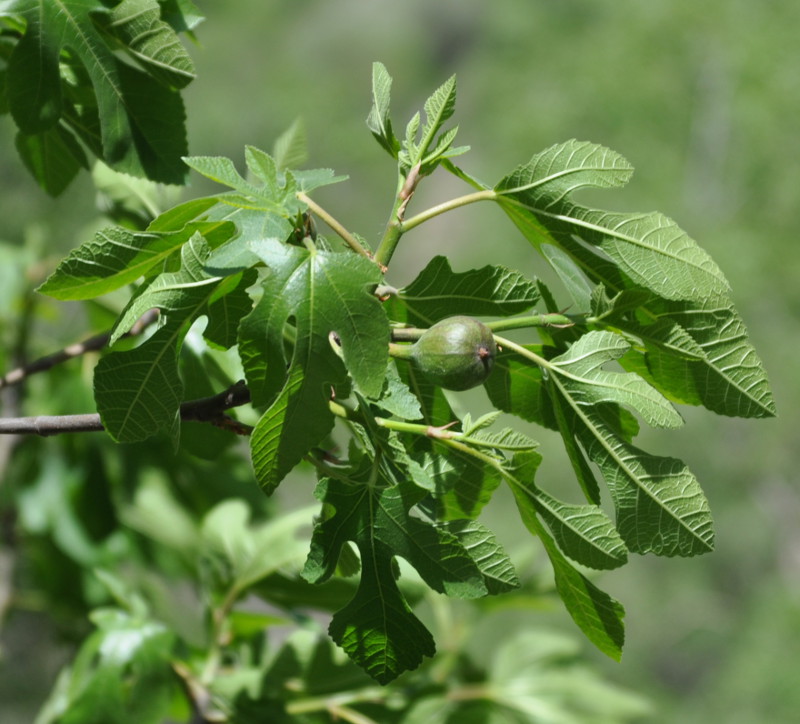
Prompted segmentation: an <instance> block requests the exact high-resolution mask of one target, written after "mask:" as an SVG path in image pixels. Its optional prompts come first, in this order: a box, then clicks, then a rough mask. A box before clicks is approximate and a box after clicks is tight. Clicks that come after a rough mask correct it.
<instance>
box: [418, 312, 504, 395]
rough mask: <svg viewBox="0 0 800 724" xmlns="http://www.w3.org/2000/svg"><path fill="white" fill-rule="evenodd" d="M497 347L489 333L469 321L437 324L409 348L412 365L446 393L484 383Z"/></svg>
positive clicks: (461, 318)
mask: <svg viewBox="0 0 800 724" xmlns="http://www.w3.org/2000/svg"><path fill="white" fill-rule="evenodd" d="M496 353H497V345H495V342H494V336H493V335H492V331H491V330H490V329H489V328H488V327H487V326H486V325H485V324H483V322H479V321H478V320H477V319H473V318H472V317H465V316H457V317H448V318H447V319H443V320H442V321H441V322H437V323H436V324H434V325H433V326H432V327H431V328H430V329H427V330H425V332H424V333H423V334H422V336H421V337H420V338H419V339H418V340H417V341H416V342H415V343H414V345H413V347H412V348H411V362H412V364H413V365H414V366H415V367H416V368H417V369H418V370H419V371H420V372H421V373H422V374H423V375H424V376H425V377H426V378H427V379H429V380H430V381H431V382H433V383H434V384H437V385H439V386H440V387H444V388H445V389H446V390H469V389H470V388H472V387H477V386H478V385H481V384H483V383H484V382H485V380H486V378H487V377H488V376H489V372H491V370H492V364H493V363H494V357H495V354H496Z"/></svg>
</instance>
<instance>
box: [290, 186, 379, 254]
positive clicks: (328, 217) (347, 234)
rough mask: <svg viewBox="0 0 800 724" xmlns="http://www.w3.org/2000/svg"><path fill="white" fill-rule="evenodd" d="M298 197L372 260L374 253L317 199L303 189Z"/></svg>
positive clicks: (351, 246) (352, 245)
mask: <svg viewBox="0 0 800 724" xmlns="http://www.w3.org/2000/svg"><path fill="white" fill-rule="evenodd" d="M297 198H298V199H299V200H300V201H302V202H303V203H304V204H305V205H306V206H308V208H309V209H311V211H313V212H314V213H315V214H316V215H317V216H319V218H320V219H322V220H323V221H324V222H325V223H326V224H327V225H328V226H330V227H331V229H333V230H334V231H335V232H336V233H337V234H338V235H339V236H340V237H341V238H342V239H343V240H344V242H345V243H346V244H347V246H349V247H350V248H351V249H352V250H353V251H354V252H356V254H360V255H361V256H364V257H366V258H367V259H369V260H370V261H372V254H370V252H369V250H368V249H365V248H364V246H363V245H362V244H361V242H360V241H359V240H358V239H356V237H355V236H353V235H352V234H351V233H350V232H349V231H348V230H347V229H346V228H345V227H344V226H343V225H342V224H341V223H340V222H339V221H338V220H337V219H336V218H334V217H333V216H331V214H329V213H328V212H327V211H325V209H323V208H322V207H321V206H320V205H319V204H318V203H317V202H316V201H314V200H313V199H312V198H311V197H310V196H308V195H307V194H304V193H303V192H302V191H300V192H299V193H298V194H297Z"/></svg>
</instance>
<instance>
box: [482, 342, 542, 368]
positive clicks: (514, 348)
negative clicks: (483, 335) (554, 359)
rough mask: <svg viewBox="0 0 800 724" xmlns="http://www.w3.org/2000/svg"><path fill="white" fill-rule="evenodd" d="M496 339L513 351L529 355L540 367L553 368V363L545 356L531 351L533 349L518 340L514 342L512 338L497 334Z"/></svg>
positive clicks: (525, 355)
mask: <svg viewBox="0 0 800 724" xmlns="http://www.w3.org/2000/svg"><path fill="white" fill-rule="evenodd" d="M494 340H495V342H497V344H499V345H500V346H501V347H504V348H505V349H510V350H511V351H512V352H516V353H517V354H518V355H522V356H523V357H527V358H528V359H529V360H530V361H531V362H535V363H536V364H537V365H539V367H544V368H545V369H548V370H550V369H552V368H553V365H552V364H550V362H548V361H547V360H546V359H545V358H544V357H540V356H539V355H538V354H536V352H531V350H529V349H525V347H523V346H522V345H519V344H517V343H516V342H512V341H511V340H510V339H506V338H505V337H499V336H497V335H495V336H494Z"/></svg>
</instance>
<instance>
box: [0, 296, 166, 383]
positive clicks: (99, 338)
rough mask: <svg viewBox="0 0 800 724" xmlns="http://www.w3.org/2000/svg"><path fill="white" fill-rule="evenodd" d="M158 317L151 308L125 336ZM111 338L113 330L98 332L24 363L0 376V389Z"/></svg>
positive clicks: (79, 354) (141, 328) (101, 346)
mask: <svg viewBox="0 0 800 724" xmlns="http://www.w3.org/2000/svg"><path fill="white" fill-rule="evenodd" d="M157 319H158V310H157V309H151V310H150V311H148V312H145V313H144V314H143V315H142V316H141V317H140V318H139V319H138V320H137V321H136V323H135V324H134V325H133V326H132V327H131V328H130V330H129V331H128V332H127V333H126V334H125V335H124V336H125V337H136V336H138V335H140V334H141V333H142V332H144V330H145V329H147V328H148V327H149V326H150V325H151V324H153V323H154V322H155V321H156V320H157ZM109 339H111V330H109V331H108V332H102V333H101V334H96V335H95V336H94V337H89V339H87V340H85V341H83V342H78V343H77V344H71V345H69V346H68V347H65V348H64V349H61V350H59V351H58V352H54V353H53V354H49V355H47V356H45V357H40V358H39V359H37V360H34V361H33V362H30V363H28V364H26V365H23V366H22V367H17V368H16V369H14V370H11V371H10V372H7V373H6V374H5V375H3V376H2V377H0V390H2V389H3V388H4V387H11V386H12V385H18V384H20V383H21V382H22V381H23V380H25V379H27V378H28V377H30V376H31V375H34V374H36V373H37V372H47V371H48V370H51V369H52V368H53V367H55V366H56V365H59V364H61V363H62V362H67V361H68V360H71V359H74V358H75V357H80V356H81V355H84V354H86V353H87V352H97V351H98V350H101V349H103V347H105V346H106V345H107V344H108V340H109Z"/></svg>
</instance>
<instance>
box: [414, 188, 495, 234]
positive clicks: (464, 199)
mask: <svg viewBox="0 0 800 724" xmlns="http://www.w3.org/2000/svg"><path fill="white" fill-rule="evenodd" d="M496 198H497V192H496V191H493V190H492V189H484V190H483V191H476V192H475V193H472V194H467V195H466V196H459V197H458V198H455V199H450V201H445V202H444V203H441V204H438V205H436V206H432V207H431V208H430V209H427V210H426V211H421V212H420V213H418V214H417V215H416V216H412V217H411V218H410V219H406V220H405V221H403V222H402V223H401V224H400V233H401V234H404V233H405V232H406V231H410V230H411V229H413V228H414V227H415V226H419V225H420V224H422V223H424V222H426V221H428V220H429V219H432V218H434V217H435V216H439V215H440V214H444V213H446V212H448V211H453V210H454V209H460V208H461V207H462V206H468V205H469V204H474V203H475V202H477V201H494V200H495V199H496Z"/></svg>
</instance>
